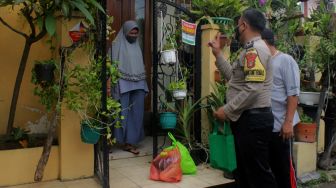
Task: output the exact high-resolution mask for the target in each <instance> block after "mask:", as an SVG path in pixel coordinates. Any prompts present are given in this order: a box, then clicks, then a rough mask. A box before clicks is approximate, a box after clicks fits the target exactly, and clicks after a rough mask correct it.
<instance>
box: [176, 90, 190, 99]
mask: <svg viewBox="0 0 336 188" xmlns="http://www.w3.org/2000/svg"><path fill="white" fill-rule="evenodd" d="M173 96H174V98H175V99H176V100H183V99H184V98H185V97H186V96H187V90H174V91H173Z"/></svg>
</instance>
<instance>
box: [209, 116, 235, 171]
mask: <svg viewBox="0 0 336 188" xmlns="http://www.w3.org/2000/svg"><path fill="white" fill-rule="evenodd" d="M223 125H224V128H223V133H219V131H218V128H219V127H220V126H223ZM209 145H210V164H211V166H212V167H213V168H217V169H221V170H224V171H226V172H232V171H233V170H234V169H236V168H237V163H236V152H235V145H234V138H233V135H232V131H231V128H230V125H229V123H228V122H225V123H224V124H223V123H220V122H217V121H214V122H213V132H212V133H210V135H209Z"/></svg>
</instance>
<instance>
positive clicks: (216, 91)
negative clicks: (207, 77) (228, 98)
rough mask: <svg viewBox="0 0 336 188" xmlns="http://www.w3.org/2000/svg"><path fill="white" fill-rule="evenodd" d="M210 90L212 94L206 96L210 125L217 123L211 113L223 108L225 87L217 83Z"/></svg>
mask: <svg viewBox="0 0 336 188" xmlns="http://www.w3.org/2000/svg"><path fill="white" fill-rule="evenodd" d="M212 88H213V92H211V93H210V95H208V96H207V106H208V108H207V114H208V119H209V121H210V123H212V124H215V123H219V122H218V121H217V120H216V119H215V118H214V117H213V112H214V111H216V110H217V109H218V108H219V107H222V106H224V103H225V95H226V90H227V86H226V85H225V84H224V83H220V82H217V83H216V84H215V85H213V86H212Z"/></svg>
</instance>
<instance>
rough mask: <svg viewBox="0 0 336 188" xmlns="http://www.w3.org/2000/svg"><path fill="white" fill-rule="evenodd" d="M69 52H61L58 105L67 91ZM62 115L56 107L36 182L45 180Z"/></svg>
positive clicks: (37, 169)
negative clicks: (65, 78)
mask: <svg viewBox="0 0 336 188" xmlns="http://www.w3.org/2000/svg"><path fill="white" fill-rule="evenodd" d="M66 53H67V52H65V51H62V50H61V51H60V55H61V69H60V71H61V72H60V73H61V76H60V84H61V85H60V93H59V96H58V100H57V105H58V104H61V103H62V101H63V96H64V89H65V80H64V71H65V55H66ZM60 113H61V110H60V109H58V108H57V107H56V109H55V112H54V116H53V119H52V123H51V125H50V127H49V132H48V137H47V140H46V143H45V144H44V147H43V152H42V155H41V158H40V160H39V163H38V165H37V168H36V171H35V177H34V180H35V181H41V180H42V178H43V174H44V169H45V167H46V165H47V163H48V159H49V155H50V151H51V146H52V142H53V140H54V136H55V133H56V127H57V125H58V117H59V115H60Z"/></svg>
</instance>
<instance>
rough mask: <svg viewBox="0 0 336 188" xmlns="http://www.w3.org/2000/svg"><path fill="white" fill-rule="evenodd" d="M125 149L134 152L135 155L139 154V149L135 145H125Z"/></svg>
mask: <svg viewBox="0 0 336 188" xmlns="http://www.w3.org/2000/svg"><path fill="white" fill-rule="evenodd" d="M123 150H124V151H127V152H130V153H133V154H134V155H139V153H140V152H139V151H138V150H137V149H136V148H135V147H133V146H132V145H129V144H127V145H125V146H124V148H123Z"/></svg>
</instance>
